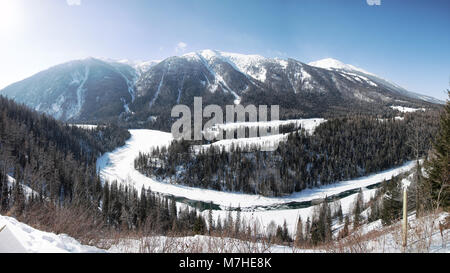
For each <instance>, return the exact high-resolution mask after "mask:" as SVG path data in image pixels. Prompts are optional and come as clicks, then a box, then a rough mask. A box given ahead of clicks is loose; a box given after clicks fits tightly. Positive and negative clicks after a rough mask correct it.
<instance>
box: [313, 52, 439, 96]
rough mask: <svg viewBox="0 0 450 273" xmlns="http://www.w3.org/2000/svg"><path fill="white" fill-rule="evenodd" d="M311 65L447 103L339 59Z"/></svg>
mask: <svg viewBox="0 0 450 273" xmlns="http://www.w3.org/2000/svg"><path fill="white" fill-rule="evenodd" d="M309 65H311V66H314V67H320V68H323V69H327V70H331V71H337V72H340V73H344V74H347V75H348V76H350V77H352V78H353V79H354V80H361V79H363V80H366V81H369V82H372V84H374V85H375V86H378V85H380V86H383V87H385V88H387V89H389V90H392V91H394V92H397V93H398V94H401V95H405V96H407V97H409V98H413V99H419V100H424V101H427V102H431V103H437V104H445V102H444V101H441V100H438V99H435V98H433V97H430V96H425V95H421V94H417V93H414V92H410V91H408V90H406V89H405V88H403V87H401V86H399V85H397V84H395V83H393V82H391V81H388V80H385V79H383V78H381V77H380V76H377V75H375V74H373V73H370V72H367V71H366V70H364V69H362V68H359V67H356V66H353V65H350V64H345V63H343V62H341V61H339V60H336V59H333V58H326V59H322V60H319V61H315V62H310V63H309Z"/></svg>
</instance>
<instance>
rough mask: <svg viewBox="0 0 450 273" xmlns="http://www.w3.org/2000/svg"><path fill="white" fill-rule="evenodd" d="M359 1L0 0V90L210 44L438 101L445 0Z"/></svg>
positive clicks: (445, 83)
mask: <svg viewBox="0 0 450 273" xmlns="http://www.w3.org/2000/svg"><path fill="white" fill-rule="evenodd" d="M367 1H369V2H370V1H372V2H377V1H376V0H344V1H342V0H333V1H332V0H330V1H326V0H292V1H290V0H278V1H275V0H272V1H265V0H240V1H238V0H220V1H219V0H177V1H175V0H164V1H163V0H155V1H151V0H39V1H31V0H0V16H1V15H2V14H3V17H2V18H4V19H0V88H2V87H4V86H6V85H7V84H10V83H12V82H15V81H17V80H21V79H23V78H25V77H28V76H30V75H32V74H34V73H36V72H38V71H41V70H43V69H46V68H48V67H50V66H53V65H56V64H59V63H62V62H66V61H69V60H72V59H79V58H84V57H88V56H94V57H107V58H113V59H130V60H155V59H164V58H166V57H169V56H173V55H182V54H184V53H187V52H191V51H196V50H201V49H207V48H208V49H218V50H222V51H229V52H237V53H245V54H260V55H263V56H266V57H279V58H287V57H291V58H294V59H297V60H299V61H302V62H306V63H307V62H310V61H315V60H318V59H322V58H327V57H332V58H335V59H338V60H340V61H342V62H344V63H348V64H352V65H355V66H359V67H361V68H363V69H365V70H367V71H370V72H372V73H375V74H377V75H379V76H382V77H384V78H386V79H389V80H392V81H394V82H395V83H397V84H400V85H402V86H403V87H405V88H407V89H409V90H411V91H415V92H419V93H423V94H427V95H431V96H434V97H437V98H440V99H446V97H447V95H446V93H445V90H446V89H448V88H449V82H450V1H448V0H442V1H439V0H435V1H425V0H420V1H419V0H408V1H404V0H381V4H380V5H369V4H368V3H367ZM2 10H3V12H2ZM6 11H8V12H6ZM5 14H7V16H5ZM5 18H6V19H5ZM2 24H3V27H2V26H1V25H2Z"/></svg>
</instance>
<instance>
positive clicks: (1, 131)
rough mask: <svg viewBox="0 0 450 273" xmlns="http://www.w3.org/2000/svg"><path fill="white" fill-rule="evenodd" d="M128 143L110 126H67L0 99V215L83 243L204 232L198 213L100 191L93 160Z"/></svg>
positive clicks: (130, 192)
mask: <svg viewBox="0 0 450 273" xmlns="http://www.w3.org/2000/svg"><path fill="white" fill-rule="evenodd" d="M129 137H130V134H129V132H128V131H127V130H125V129H121V128H119V127H117V126H115V125H105V126H99V127H98V128H97V129H92V130H86V129H81V128H78V127H76V126H69V125H67V124H63V123H61V122H59V121H56V120H55V119H53V118H52V117H49V116H47V115H44V114H39V113H37V112H35V111H32V110H30V109H28V108H27V107H26V106H24V105H18V104H16V103H15V102H13V101H12V100H9V99H6V98H3V97H1V96H0V212H1V214H8V215H11V216H14V217H16V218H18V219H20V220H21V221H24V222H26V223H29V224H32V225H34V226H39V227H42V228H43V229H46V230H50V231H52V232H58V233H59V232H63V233H67V234H69V235H72V236H75V237H76V238H79V239H82V240H84V239H86V240H89V239H92V238H98V235H99V234H101V233H104V232H107V231H110V230H119V229H121V230H136V229H139V230H142V231H143V230H145V231H147V232H157V233H158V232H159V233H164V232H167V231H168V230H170V229H171V228H172V226H175V227H176V230H178V229H179V230H180V231H183V232H194V224H195V225H196V226H195V232H200V233H201V232H203V230H204V226H205V220H204V219H203V218H201V217H199V216H198V215H197V213H196V212H195V211H189V210H187V211H182V212H180V213H179V215H178V211H177V209H176V207H175V202H174V201H172V200H169V199H166V198H164V197H162V196H159V195H157V194H154V193H152V192H151V191H150V190H148V191H147V190H143V191H142V193H141V195H138V193H137V191H136V189H132V188H128V187H124V186H122V185H117V183H116V182H114V181H112V183H111V184H109V183H104V184H102V182H101V181H100V178H99V177H98V174H97V172H96V159H97V158H98V157H99V156H100V155H101V154H102V153H105V152H108V151H112V150H113V149H114V148H116V147H118V146H122V145H124V144H125V140H126V139H128V138H129ZM177 215H178V217H177ZM148 219H152V220H151V221H147V220H148ZM155 219H156V220H155ZM179 219H181V220H179Z"/></svg>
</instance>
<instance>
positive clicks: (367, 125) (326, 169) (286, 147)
mask: <svg viewBox="0 0 450 273" xmlns="http://www.w3.org/2000/svg"><path fill="white" fill-rule="evenodd" d="M438 115H439V114H438V113H437V112H434V111H427V112H418V113H414V114H406V115H405V117H404V119H403V120H398V119H378V118H375V117H371V116H365V115H349V116H346V117H340V118H333V119H330V120H328V121H327V122H326V123H323V124H321V125H319V126H318V127H317V129H316V131H315V133H314V134H313V135H308V134H306V133H305V132H304V131H303V130H295V131H294V132H293V133H291V134H290V135H289V137H288V140H287V142H285V143H283V142H282V143H280V145H279V147H278V149H277V150H276V151H275V152H263V151H259V150H258V149H257V147H235V146H232V147H231V149H230V150H229V151H225V150H223V149H222V150H220V149H219V148H217V147H212V148H209V149H207V150H203V151H200V152H198V153H194V152H193V151H192V149H191V143H190V142H188V141H184V140H179V141H174V142H173V143H172V144H171V145H170V146H169V147H167V148H165V147H163V148H162V149H156V150H154V151H152V152H151V153H149V154H144V153H141V154H140V156H139V157H138V158H137V159H136V160H135V167H136V169H137V170H139V171H140V172H141V173H143V174H145V175H147V176H156V177H157V178H158V179H166V180H170V181H171V182H176V183H180V184H184V185H188V186H195V187H202V188H210V189H215V190H224V191H235V192H245V193H254V194H261V195H265V196H282V195H286V194H290V193H293V192H299V191H302V190H304V189H306V188H311V187H317V186H320V185H327V184H331V183H335V182H338V181H343V180H348V179H353V178H356V177H360V176H365V175H368V174H371V173H374V172H379V171H381V170H385V169H389V168H392V167H396V166H400V165H402V164H404V163H405V162H407V161H409V160H412V159H414V158H416V157H418V156H423V155H425V154H426V152H427V151H428V150H429V149H430V147H431V142H432V140H433V136H434V135H435V133H436V131H437V128H438V123H439V118H438ZM284 130H285V128H284V129H283V131H284ZM280 131H281V130H280Z"/></svg>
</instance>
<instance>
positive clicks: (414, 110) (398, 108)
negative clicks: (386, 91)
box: [391, 106, 426, 113]
mask: <svg viewBox="0 0 450 273" xmlns="http://www.w3.org/2000/svg"><path fill="white" fill-rule="evenodd" d="M391 108H392V109H394V110H397V111H400V112H402V113H413V112H417V111H426V109H425V108H410V107H403V106H391Z"/></svg>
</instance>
